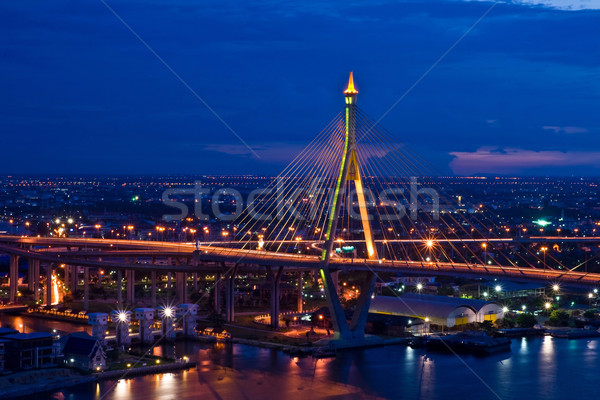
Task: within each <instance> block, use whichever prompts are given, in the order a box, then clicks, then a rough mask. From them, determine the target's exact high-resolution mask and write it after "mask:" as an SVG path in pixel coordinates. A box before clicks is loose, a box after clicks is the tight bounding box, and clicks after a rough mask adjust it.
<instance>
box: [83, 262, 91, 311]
mask: <svg viewBox="0 0 600 400" xmlns="http://www.w3.org/2000/svg"><path fill="white" fill-rule="evenodd" d="M89 308H90V267H83V309H84V310H85V311H88V310H89Z"/></svg>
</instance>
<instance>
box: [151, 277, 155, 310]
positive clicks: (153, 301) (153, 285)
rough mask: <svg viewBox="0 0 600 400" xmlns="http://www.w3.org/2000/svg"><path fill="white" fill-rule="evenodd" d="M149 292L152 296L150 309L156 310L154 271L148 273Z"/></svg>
mask: <svg viewBox="0 0 600 400" xmlns="http://www.w3.org/2000/svg"><path fill="white" fill-rule="evenodd" d="M150 292H151V296H152V308H156V271H152V272H150Z"/></svg>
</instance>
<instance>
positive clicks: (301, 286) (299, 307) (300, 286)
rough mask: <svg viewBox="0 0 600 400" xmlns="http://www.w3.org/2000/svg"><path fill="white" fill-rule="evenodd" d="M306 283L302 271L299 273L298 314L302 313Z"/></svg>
mask: <svg viewBox="0 0 600 400" xmlns="http://www.w3.org/2000/svg"><path fill="white" fill-rule="evenodd" d="M303 285H304V282H303V281H302V271H299V272H298V312H302V306H303V304H304V300H303V298H302V294H303V293H302V291H303Z"/></svg>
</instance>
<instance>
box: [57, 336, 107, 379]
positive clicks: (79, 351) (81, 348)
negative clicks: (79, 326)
mask: <svg viewBox="0 0 600 400" xmlns="http://www.w3.org/2000/svg"><path fill="white" fill-rule="evenodd" d="M62 352H63V355H64V363H65V364H66V365H68V366H70V367H74V368H78V369H81V370H83V371H102V370H104V369H105V368H106V353H105V352H104V349H103V348H102V344H101V343H100V341H99V340H98V339H97V338H95V337H93V336H90V335H89V334H88V333H87V332H76V333H72V334H70V335H69V336H68V337H67V340H66V341H65V344H64V346H63V349H62Z"/></svg>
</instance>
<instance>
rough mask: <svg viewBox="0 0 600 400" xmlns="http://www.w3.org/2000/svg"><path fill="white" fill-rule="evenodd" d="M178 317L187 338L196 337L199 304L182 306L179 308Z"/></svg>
mask: <svg viewBox="0 0 600 400" xmlns="http://www.w3.org/2000/svg"><path fill="white" fill-rule="evenodd" d="M177 315H178V317H179V318H180V319H181V324H182V327H183V334H184V335H185V336H187V337H192V336H196V316H197V315H198V305H197V304H180V305H179V306H177Z"/></svg>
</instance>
